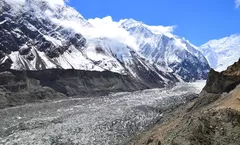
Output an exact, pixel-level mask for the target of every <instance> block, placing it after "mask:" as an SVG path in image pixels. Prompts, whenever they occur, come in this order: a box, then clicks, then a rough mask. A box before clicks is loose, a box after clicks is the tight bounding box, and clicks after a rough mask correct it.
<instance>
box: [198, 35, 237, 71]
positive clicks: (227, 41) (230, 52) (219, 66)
mask: <svg viewBox="0 0 240 145" xmlns="http://www.w3.org/2000/svg"><path fill="white" fill-rule="evenodd" d="M200 50H201V51H202V52H203V54H204V55H205V56H206V58H207V59H208V62H209V64H210V66H211V67H212V68H214V69H215V70H217V71H223V70H225V69H227V67H228V66H230V65H232V64H233V63H234V62H236V61H237V60H238V59H239V58H240V35H239V34H234V35H231V36H229V37H224V38H222V39H219V40H217V39H215V40H211V41H209V42H207V43H206V44H204V45H202V46H200Z"/></svg>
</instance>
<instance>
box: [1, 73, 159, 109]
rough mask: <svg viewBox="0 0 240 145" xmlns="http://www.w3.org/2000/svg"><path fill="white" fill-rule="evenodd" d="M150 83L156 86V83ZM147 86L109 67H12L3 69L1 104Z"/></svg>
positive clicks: (103, 92)
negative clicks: (63, 68) (101, 70)
mask: <svg viewBox="0 0 240 145" xmlns="http://www.w3.org/2000/svg"><path fill="white" fill-rule="evenodd" d="M148 84H149V86H152V87H154V86H153V85H154V84H150V83H148ZM155 87H157V85H156V84H155ZM147 88H149V87H148V86H147V84H142V83H141V82H139V81H136V80H135V79H133V78H131V77H129V76H126V75H119V74H117V73H112V72H108V71H105V72H97V71H79V70H58V69H53V70H42V71H14V70H10V71H6V72H2V73H0V92H1V93H0V100H1V101H0V108H5V107H10V106H16V105H21V104H25V103H31V102H36V101H41V100H42V101H46V100H52V99H60V98H67V97H70V96H71V97H74V96H76V95H78V97H79V96H80V97H86V96H94V95H98V96H100V95H106V94H109V93H111V92H123V91H135V90H142V89H147Z"/></svg>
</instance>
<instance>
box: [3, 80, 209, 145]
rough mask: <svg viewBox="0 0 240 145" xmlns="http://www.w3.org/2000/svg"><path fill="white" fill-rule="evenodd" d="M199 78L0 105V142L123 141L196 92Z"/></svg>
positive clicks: (159, 118)
mask: <svg viewBox="0 0 240 145" xmlns="http://www.w3.org/2000/svg"><path fill="white" fill-rule="evenodd" d="M204 85H205V81H199V82H195V83H179V84H178V85H176V86H175V87H173V88H164V89H151V90H144V91H137V92H132V93H124V92H123V93H114V94H111V95H108V96H103V97H97V96H96V97H93V98H69V99H65V100H58V101H51V102H46V103H35V104H27V105H23V106H17V107H13V108H5V109H2V110H0V144H10V145H11V144H15V143H17V144H98V145H100V144H103V145H106V144H125V143H127V142H128V141H129V140H130V139H132V138H133V137H134V136H136V135H137V134H138V133H140V132H142V131H144V130H146V129H147V128H149V127H151V126H152V125H153V124H156V123H159V122H161V120H162V118H164V116H165V114H166V112H167V111H168V110H169V109H173V108H176V107H177V106H179V105H181V104H183V103H187V102H189V101H190V100H192V99H193V98H195V97H196V96H197V94H198V93H200V91H201V90H202V88H203V86H204Z"/></svg>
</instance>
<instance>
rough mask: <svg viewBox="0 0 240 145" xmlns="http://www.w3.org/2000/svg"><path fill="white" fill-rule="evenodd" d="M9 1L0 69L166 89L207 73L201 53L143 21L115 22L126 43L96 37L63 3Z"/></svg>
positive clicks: (2, 22) (1, 25) (1, 6)
mask: <svg viewBox="0 0 240 145" xmlns="http://www.w3.org/2000/svg"><path fill="white" fill-rule="evenodd" d="M11 2H12V1H6V0H4V1H1V2H0V12H1V15H0V33H1V35H0V50H1V51H0V63H1V69H3V70H6V69H15V70H43V69H53V68H59V69H80V70H90V71H111V72H116V73H119V74H124V75H126V74H127V75H130V76H132V77H134V78H136V79H139V80H142V81H149V80H150V79H151V80H156V82H157V83H158V84H159V85H161V86H166V85H168V84H171V83H173V82H177V81H193V80H197V79H205V78H206V77H207V72H208V70H209V69H210V67H209V65H208V62H207V60H206V59H205V57H204V56H203V55H202V53H201V52H200V51H199V50H198V49H197V48H196V47H195V46H194V45H192V44H191V43H189V42H188V41H187V40H185V39H184V38H181V37H178V36H175V35H173V34H171V33H164V32H163V33H161V32H158V31H156V30H154V29H152V27H151V26H148V25H146V24H143V23H142V22H138V21H135V20H133V19H126V20H121V21H120V22H117V24H118V25H119V29H121V31H123V32H124V33H126V34H128V35H129V38H131V39H132V40H133V41H132V42H133V43H131V44H130V43H128V42H127V41H129V40H130V39H128V40H127V41H124V40H122V39H116V38H113V37H102V36H99V35H97V32H96V33H94V30H96V29H95V27H96V26H94V25H93V24H91V21H88V20H86V19H84V17H83V16H82V15H81V14H79V13H78V12H77V11H76V10H74V9H73V8H72V7H69V6H67V5H66V4H63V5H60V4H55V5H51V4H50V3H49V2H47V1H45V0H27V1H17V2H15V4H14V5H15V6H14V7H12V5H11ZM90 32H92V33H90ZM106 33H107V32H106ZM146 74H147V75H146Z"/></svg>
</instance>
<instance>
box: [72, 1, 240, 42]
mask: <svg viewBox="0 0 240 145" xmlns="http://www.w3.org/2000/svg"><path fill="white" fill-rule="evenodd" d="M68 4H69V5H70V6H72V7H74V8H75V9H76V10H78V11H79V12H80V13H81V14H82V15H83V16H84V17H85V18H86V19H89V18H96V17H99V18H103V17H106V16H111V17H112V18H113V20H114V21H119V20H120V19H125V18H133V19H136V20H138V21H142V22H144V23H146V24H148V25H163V26H172V25H176V26H177V28H176V29H175V30H174V32H173V33H174V34H176V35H179V36H182V37H185V38H186V39H188V40H189V41H190V42H191V43H193V44H194V45H197V46H199V45H201V44H204V43H205V42H207V41H209V40H211V39H219V38H222V37H226V36H230V35H231V34H235V33H240V8H236V4H235V2H234V0H147V1H146V0H84V1H83V0H70V1H69V3H68Z"/></svg>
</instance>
